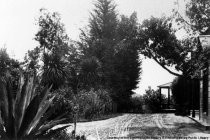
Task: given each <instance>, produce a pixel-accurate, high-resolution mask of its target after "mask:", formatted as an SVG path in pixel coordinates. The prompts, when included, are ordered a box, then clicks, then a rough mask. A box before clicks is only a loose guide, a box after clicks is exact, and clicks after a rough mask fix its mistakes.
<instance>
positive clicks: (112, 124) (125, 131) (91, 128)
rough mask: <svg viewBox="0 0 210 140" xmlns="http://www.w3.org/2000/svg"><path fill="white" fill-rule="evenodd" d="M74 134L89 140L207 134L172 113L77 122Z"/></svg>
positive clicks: (186, 119)
mask: <svg viewBox="0 0 210 140" xmlns="http://www.w3.org/2000/svg"><path fill="white" fill-rule="evenodd" d="M71 129H72V128H69V129H68V132H71ZM77 134H80V135H82V134H85V135H86V136H87V137H88V139H90V140H94V139H96V140H106V139H148V138H150V139H159V138H162V139H163V138H164V139H169V138H170V139H172V138H173V139H180V138H185V139H186V138H188V139H193V138H194V139H199V138H209V139H210V132H209V131H203V130H201V129H200V127H198V125H197V124H196V123H195V122H194V121H192V120H191V119H189V118H187V117H181V116H175V115H174V114H124V115H121V116H118V117H115V118H110V119H107V120H102V121H94V122H85V123H78V125H77Z"/></svg>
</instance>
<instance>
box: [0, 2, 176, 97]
mask: <svg viewBox="0 0 210 140" xmlns="http://www.w3.org/2000/svg"><path fill="white" fill-rule="evenodd" d="M175 1H177V0H115V3H116V4H117V12H118V13H119V14H124V15H130V14H132V13H133V12H134V11H135V12H137V15H138V20H139V22H141V21H143V20H144V19H147V18H149V17H151V16H154V17H160V16H162V15H163V14H165V15H171V13H172V9H173V8H174V2H175ZM93 3H94V0H0V18H1V22H0V47H6V48H7V51H8V53H9V54H10V56H11V57H13V58H16V59H18V60H23V58H24V56H25V53H26V52H27V51H28V50H31V49H33V48H34V47H36V46H38V43H37V42H36V41H35V40H34V37H35V34H36V32H37V31H38V25H36V20H37V19H38V17H39V9H41V8H45V9H47V10H48V11H50V12H58V13H60V15H61V19H62V22H63V23H64V24H65V28H66V31H67V34H68V35H69V37H70V38H71V39H73V40H78V38H79V34H80V30H79V29H80V28H84V27H85V26H87V24H88V18H89V16H90V12H91V10H92V9H93V8H94V6H93ZM141 58H142V59H143V63H142V70H143V73H142V75H141V80H140V83H139V85H138V86H139V88H138V89H136V90H135V92H136V93H138V94H143V93H144V92H145V89H147V88H148V86H151V87H152V88H154V89H156V88H157V86H158V85H162V84H165V83H168V82H171V81H172V80H173V79H174V78H175V77H174V76H173V75H171V74H169V73H168V72H167V71H166V70H164V69H163V68H162V67H161V66H159V65H158V64H156V63H155V62H154V61H153V60H151V59H144V57H142V56H141Z"/></svg>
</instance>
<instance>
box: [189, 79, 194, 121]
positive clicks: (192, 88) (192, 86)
mask: <svg viewBox="0 0 210 140" xmlns="http://www.w3.org/2000/svg"><path fill="white" fill-rule="evenodd" d="M190 83H191V84H190V85H191V91H192V92H191V94H192V117H193V118H195V103H194V96H195V90H194V89H195V81H194V79H192V80H191V82H190Z"/></svg>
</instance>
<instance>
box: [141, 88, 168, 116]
mask: <svg viewBox="0 0 210 140" xmlns="http://www.w3.org/2000/svg"><path fill="white" fill-rule="evenodd" d="M143 100H144V104H145V105H146V106H147V107H148V109H149V111H151V112H152V113H156V112H160V94H159V92H158V90H156V91H155V90H153V89H151V88H150V87H149V89H148V90H146V94H144V95H143ZM165 100H166V97H165V96H164V95H161V102H162V103H163V102H165ZM147 111H148V110H147Z"/></svg>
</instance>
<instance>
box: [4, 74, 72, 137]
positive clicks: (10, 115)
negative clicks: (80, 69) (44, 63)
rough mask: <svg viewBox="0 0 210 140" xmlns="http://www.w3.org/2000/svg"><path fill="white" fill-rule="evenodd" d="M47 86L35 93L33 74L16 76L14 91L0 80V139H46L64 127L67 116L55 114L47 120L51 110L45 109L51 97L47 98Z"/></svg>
mask: <svg viewBox="0 0 210 140" xmlns="http://www.w3.org/2000/svg"><path fill="white" fill-rule="evenodd" d="M50 89H51V87H48V86H46V87H45V88H44V89H43V90H42V91H41V92H40V93H36V85H35V84H34V78H33V77H31V76H28V77H27V78H26V79H24V77H23V76H20V79H19V87H18V90H17V91H16V95H15V96H14V93H13V91H12V85H11V84H10V82H4V81H0V139H18V140H19V139H39V138H41V139H46V138H49V137H50V136H51V135H52V134H55V133H56V132H58V131H60V130H63V129H65V128H67V127H68V126H63V127H60V128H57V129H52V128H53V127H54V126H56V125H58V124H62V123H65V122H66V121H67V118H63V117H62V116H59V117H57V118H55V119H54V120H50V121H49V119H48V118H49V117H50V115H51V114H52V112H53V111H51V110H50V109H49V106H50V105H51V103H52V101H53V98H54V97H51V98H50V99H48V96H47V95H48V93H49V91H50Z"/></svg>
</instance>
